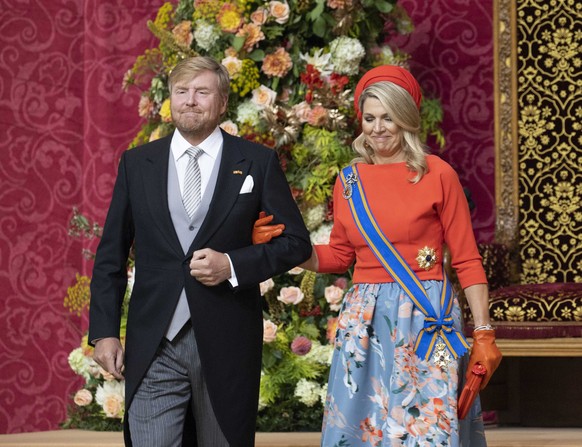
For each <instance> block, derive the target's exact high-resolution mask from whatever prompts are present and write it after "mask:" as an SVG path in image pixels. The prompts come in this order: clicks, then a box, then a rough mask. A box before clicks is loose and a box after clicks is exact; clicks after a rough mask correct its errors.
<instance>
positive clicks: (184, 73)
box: [168, 56, 230, 100]
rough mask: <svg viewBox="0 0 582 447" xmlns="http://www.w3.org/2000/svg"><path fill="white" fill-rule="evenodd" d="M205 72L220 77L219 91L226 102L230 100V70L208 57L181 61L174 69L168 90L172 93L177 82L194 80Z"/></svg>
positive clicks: (196, 57)
mask: <svg viewBox="0 0 582 447" xmlns="http://www.w3.org/2000/svg"><path fill="white" fill-rule="evenodd" d="M203 71H211V72H213V73H215V74H216V76H217V77H218V91H219V93H220V95H221V96H222V97H224V98H225V100H227V99H228V94H229V92H230V77H229V75H228V70H227V69H226V67H225V66H224V65H222V64H219V63H218V62H216V61H215V60H214V59H212V58H211V57H208V56H195V57H189V58H187V59H184V60H181V61H180V62H178V63H177V64H176V66H175V67H174V68H173V69H172V71H171V73H170V76H169V77H168V88H169V89H170V92H172V87H173V86H174V85H176V83H177V82H179V81H182V80H184V79H189V78H193V77H194V76H196V75H198V74H199V73H201V72H203Z"/></svg>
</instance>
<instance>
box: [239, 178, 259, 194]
mask: <svg viewBox="0 0 582 447" xmlns="http://www.w3.org/2000/svg"><path fill="white" fill-rule="evenodd" d="M253 186H255V182H254V181H253V176H252V175H247V176H246V178H245V181H244V183H243V184H242V187H241V189H240V192H239V194H248V193H249V192H253Z"/></svg>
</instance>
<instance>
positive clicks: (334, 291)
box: [324, 286, 344, 310]
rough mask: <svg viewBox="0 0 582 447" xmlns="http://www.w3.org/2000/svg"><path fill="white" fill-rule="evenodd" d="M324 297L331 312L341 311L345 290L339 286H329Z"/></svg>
mask: <svg viewBox="0 0 582 447" xmlns="http://www.w3.org/2000/svg"><path fill="white" fill-rule="evenodd" d="M324 296H325V300H326V301H327V302H328V303H329V308H330V309H331V310H340V308H341V302H342V299H343V298H344V289H341V288H339V287H337V286H327V287H326V288H325V291H324Z"/></svg>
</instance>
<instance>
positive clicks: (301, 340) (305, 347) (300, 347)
mask: <svg viewBox="0 0 582 447" xmlns="http://www.w3.org/2000/svg"><path fill="white" fill-rule="evenodd" d="M291 351H293V353H294V354H297V355H305V354H307V353H308V352H309V351H311V340H310V339H308V338H307V337H304V336H303V335H300V336H299V337H296V338H295V340H293V342H292V343H291Z"/></svg>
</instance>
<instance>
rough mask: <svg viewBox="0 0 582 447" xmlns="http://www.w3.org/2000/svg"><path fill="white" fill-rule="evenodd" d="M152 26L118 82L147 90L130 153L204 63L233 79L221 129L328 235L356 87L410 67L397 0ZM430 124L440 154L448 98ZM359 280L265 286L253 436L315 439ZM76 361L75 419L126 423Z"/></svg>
mask: <svg viewBox="0 0 582 447" xmlns="http://www.w3.org/2000/svg"><path fill="white" fill-rule="evenodd" d="M148 26H149V29H150V30H151V31H152V33H153V34H154V35H155V36H157V37H158V38H159V41H160V43H159V45H158V47H156V48H152V49H149V50H146V51H145V53H144V54H143V55H141V56H139V57H138V58H137V59H136V61H135V64H134V65H133V67H132V68H131V69H130V70H129V71H128V72H127V73H126V75H125V77H124V81H123V88H124V89H128V88H139V89H140V90H141V92H142V93H141V99H140V102H139V108H138V113H139V115H140V116H141V117H142V118H143V119H144V125H143V127H142V129H141V131H140V132H139V133H138V134H137V135H136V137H135V139H134V140H133V142H132V143H131V144H130V149H131V148H132V147H135V146H138V145H140V144H144V143H146V142H148V141H152V140H155V139H158V138H161V137H163V136H165V135H168V134H169V133H171V132H172V131H173V129H174V127H173V125H172V119H171V114H170V103H169V92H168V89H167V78H168V74H169V73H170V71H171V70H172V68H173V67H174V66H175V64H176V63H177V62H178V61H179V60H181V59H183V58H186V57H189V56H195V55H209V56H211V57H213V58H215V59H216V60H218V61H220V62H221V63H222V64H223V65H224V66H225V67H226V68H227V69H228V71H229V74H230V77H231V94H230V97H229V107H228V112H227V116H226V117H225V120H224V122H222V123H221V127H222V128H223V129H224V130H225V131H227V132H229V133H231V134H233V135H238V136H240V137H242V138H246V139H248V140H251V141H255V142H258V143H261V144H263V145H265V146H267V147H269V148H272V149H273V150H275V151H276V152H277V153H278V155H279V159H280V161H281V165H282V167H283V169H284V171H285V174H286V177H287V180H288V182H289V185H290V187H291V188H292V191H293V194H294V197H295V199H296V201H297V204H298V206H299V208H300V210H301V212H302V215H303V218H304V221H305V223H306V226H307V228H308V229H309V231H310V232H311V237H312V241H313V242H314V243H318V242H319V243H325V242H326V241H327V240H329V233H330V231H331V225H332V222H331V216H332V206H333V204H332V203H331V196H332V189H333V183H334V182H335V178H336V176H337V174H338V172H339V170H340V169H341V168H342V167H343V166H345V165H346V164H348V163H349V162H350V160H351V159H352V158H353V157H354V153H353V151H352V149H351V141H352V139H353V138H354V137H355V135H357V133H358V122H357V120H356V117H355V116H354V110H353V89H354V88H355V85H356V83H357V81H358V80H359V78H360V76H361V75H362V74H363V73H364V72H366V71H367V70H369V69H370V68H372V67H374V66H378V65H382V64H396V65H406V63H407V60H408V58H409V56H408V55H407V54H405V53H403V52H401V51H398V49H396V48H393V47H391V45H390V39H391V37H392V36H394V35H395V34H399V33H407V32H410V31H411V30H412V24H411V21H410V19H409V17H408V16H407V14H406V12H405V11H404V10H403V9H402V8H400V7H399V6H398V5H397V0H271V1H265V0H194V1H192V0H179V1H177V3H171V2H168V3H165V4H163V5H162V6H161V7H160V8H159V10H158V12H157V15H156V18H155V20H153V21H151V22H149V23H148ZM421 116H422V125H423V126H422V133H423V137H424V138H427V137H428V136H432V137H433V138H434V139H435V140H436V142H437V144H439V145H441V146H442V145H443V144H444V140H443V135H442V133H441V130H440V127H439V125H440V121H441V118H442V112H441V108H440V103H439V101H438V100H436V99H429V98H424V99H423V103H422V107H421ZM74 219H76V221H75V220H74V222H73V224H74V225H73V227H77V233H83V232H84V235H87V234H86V233H89V236H91V237H93V236H99V234H97V233H98V231H94V228H93V230H92V229H91V225H90V224H89V222H88V220H87V219H86V218H84V217H83V216H79V215H78V214H77V215H76V216H75V217H74ZM79 228H81V230H79ZM129 268H131V266H129ZM87 281H88V279H86V278H82V277H79V279H78V282H77V285H76V286H74V287H73V288H71V289H70V290H69V295H68V297H67V299H66V300H68V301H67V303H68V307H69V308H70V309H71V311H73V312H79V311H81V310H82V309H83V308H84V306H87V305H88V300H87V303H86V304H79V303H78V298H75V296H76V295H78V294H79V291H78V290H77V289H79V288H80V289H83V287H87V284H86V283H87ZM350 283H351V280H350V275H349V273H347V274H346V276H337V275H319V274H318V275H316V274H314V273H311V272H307V271H302V270H300V269H294V270H292V271H289V272H287V273H285V274H283V275H280V276H278V277H276V278H272V279H270V280H268V281H266V282H264V283H262V284H261V294H262V295H263V297H264V299H265V300H266V302H267V304H268V312H266V313H265V315H264V345H263V364H262V366H263V367H262V380H261V389H260V404H259V419H258V424H257V430H259V431H299V430H313V431H319V430H320V428H321V420H322V412H323V404H322V402H323V401H324V400H325V393H326V383H327V376H328V373H329V365H330V361H331V354H332V351H333V337H334V334H335V324H336V321H337V312H338V310H339V308H340V305H341V301H342V298H343V295H344V293H345V291H346V290H347V288H348V287H349V286H350ZM75 287H77V289H75ZM86 294H87V296H88V289H87V291H86ZM81 295H82V294H81ZM128 296H129V293H128ZM71 303H77V304H74V305H71ZM69 360H70V364H71V367H72V369H73V370H74V371H75V372H76V373H77V374H79V375H81V376H83V377H84V378H85V385H84V387H83V388H82V389H81V390H79V391H78V392H77V394H76V395H75V398H74V405H73V407H72V409H71V411H70V415H69V420H68V421H67V424H68V425H69V426H75V427H80V428H94V427H87V425H81V424H82V423H83V421H89V420H91V421H93V418H101V419H99V424H101V423H102V421H111V420H114V421H116V423H117V425H115V424H114V426H115V427H117V426H120V423H119V421H120V420H121V419H120V418H122V417H123V414H122V413H121V412H120V411H116V409H117V407H116V406H115V405H114V403H113V402H114V401H121V400H122V398H123V395H122V394H121V392H120V386H119V384H118V383H116V382H115V380H110V379H111V378H109V377H107V375H106V374H104V373H103V371H101V370H99V368H97V367H96V365H95V364H94V363H92V360H91V359H90V348H89V347H87V343H86V340H84V341H83V343H82V346H81V348H78V349H76V350H75V351H73V353H71V357H70V359H69ZM92 423H94V422H91V423H89V424H88V425H91V424H92ZM94 424H95V425H98V424H97V423H94ZM101 426H103V427H105V426H106V425H105V423H103V424H102V425H101Z"/></svg>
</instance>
